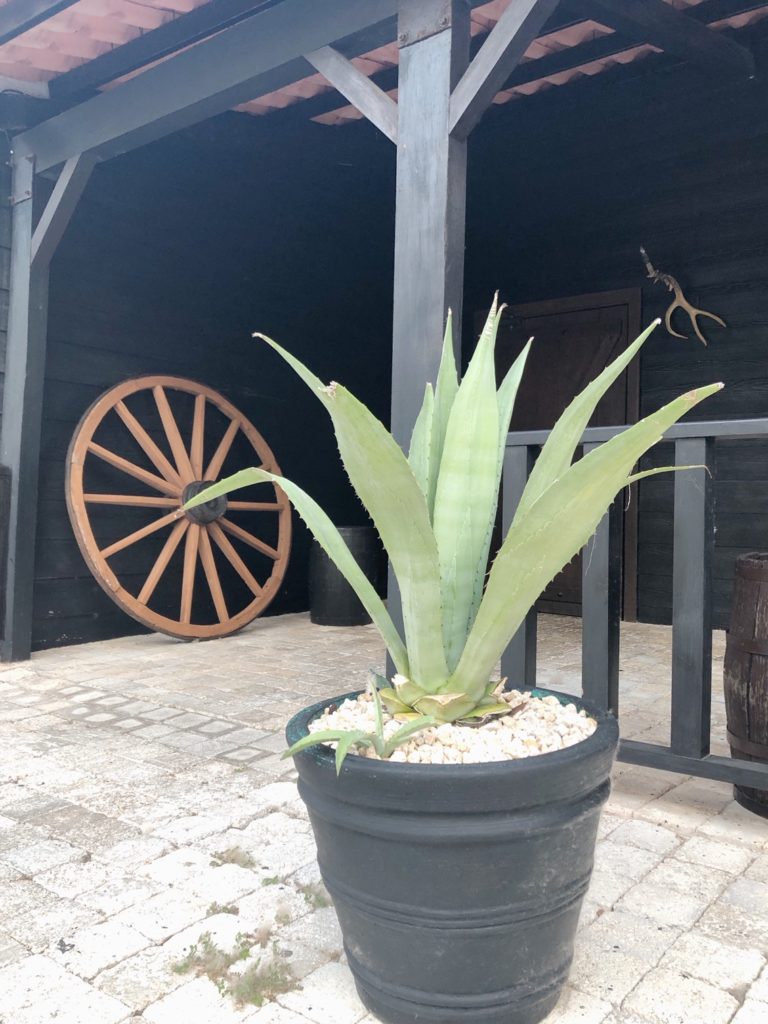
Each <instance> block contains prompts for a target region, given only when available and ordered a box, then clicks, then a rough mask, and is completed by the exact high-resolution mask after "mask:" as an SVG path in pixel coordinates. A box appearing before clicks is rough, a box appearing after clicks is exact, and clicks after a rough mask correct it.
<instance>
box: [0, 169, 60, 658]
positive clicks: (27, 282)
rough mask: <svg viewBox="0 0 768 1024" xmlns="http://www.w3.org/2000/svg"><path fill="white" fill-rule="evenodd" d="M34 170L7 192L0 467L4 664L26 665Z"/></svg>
mask: <svg viewBox="0 0 768 1024" xmlns="http://www.w3.org/2000/svg"><path fill="white" fill-rule="evenodd" d="M33 179H34V165H33V161H32V160H31V159H30V158H29V157H21V158H16V159H15V160H14V165H13V186H12V192H11V203H12V206H13V209H12V221H11V225H12V226H11V231H12V235H11V279H10V295H9V306H8V342H7V353H6V365H5V383H4V395H3V420H2V432H1V433H0V463H2V464H3V465H5V466H8V468H9V469H10V471H11V500H10V511H9V517H8V561H7V571H6V593H5V631H4V636H3V641H2V648H1V649H0V655H1V656H2V659H3V660H4V661H17V660H22V659H25V658H28V657H29V653H30V647H31V639H32V588H33V579H34V563H35V515H36V510H37V480H38V460H39V457H40V428H41V414H42V407H43V380H44V377H45V344H46V327H47V318H48V270H47V267H41V268H39V269H38V270H37V271H36V272H35V273H32V188H33Z"/></svg>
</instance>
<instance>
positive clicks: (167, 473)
mask: <svg viewBox="0 0 768 1024" xmlns="http://www.w3.org/2000/svg"><path fill="white" fill-rule="evenodd" d="M115 412H116V413H117V415H118V416H119V417H120V419H121V420H122V421H123V423H124V424H125V425H126V427H127V428H128V430H129V431H130V433H131V435H132V436H133V438H134V440H135V441H136V443H137V444H138V445H139V446H140V447H141V448H142V449H143V451H144V452H145V454H146V455H147V457H148V458H149V460H150V462H152V463H153V464H154V466H155V468H156V469H157V470H159V472H160V473H162V475H163V476H164V477H165V479H166V480H168V481H169V482H170V483H172V484H176V486H177V487H178V489H179V490H181V488H182V486H183V484H182V482H181V477H180V476H179V474H178V473H177V472H176V470H175V469H174V468H173V466H172V465H171V464H170V462H169V461H168V459H167V458H166V457H165V455H163V453H162V452H161V451H160V449H159V448H158V447H157V445H156V444H155V442H154V441H153V440H152V438H151V437H150V436H149V434H148V433H147V432H146V430H145V429H144V427H142V425H141V424H140V423H139V421H138V420H137V419H136V417H135V416H134V415H133V413H132V412H131V411H130V409H129V408H128V406H127V405H126V404H125V402H118V403H117V405H116V406H115Z"/></svg>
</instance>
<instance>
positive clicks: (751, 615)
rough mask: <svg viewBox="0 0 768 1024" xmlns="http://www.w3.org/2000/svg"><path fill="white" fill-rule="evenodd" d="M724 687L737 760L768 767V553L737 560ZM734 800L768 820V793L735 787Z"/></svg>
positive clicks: (732, 745)
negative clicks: (764, 764)
mask: <svg viewBox="0 0 768 1024" xmlns="http://www.w3.org/2000/svg"><path fill="white" fill-rule="evenodd" d="M723 685H724V689H725V710H726V715H727V718H728V742H729V743H730V745H731V754H732V756H733V757H738V758H740V759H742V760H744V761H760V762H763V763H766V764H768V553H763V552H753V553H752V554H749V555H741V556H740V557H739V558H737V559H736V578H735V581H734V588H733V604H732V607H731V628H730V631H729V633H728V638H727V641H726V645H725V664H724V672H723ZM734 796H735V798H736V800H737V801H738V802H739V803H740V804H741V805H742V806H743V807H746V808H748V809H749V810H750V811H754V813H755V814H760V815H762V816H763V817H768V789H751V788H749V787H747V786H735V787H734Z"/></svg>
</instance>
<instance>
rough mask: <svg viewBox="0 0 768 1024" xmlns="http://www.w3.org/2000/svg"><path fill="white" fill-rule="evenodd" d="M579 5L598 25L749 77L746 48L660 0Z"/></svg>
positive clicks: (751, 67)
mask: <svg viewBox="0 0 768 1024" xmlns="http://www.w3.org/2000/svg"><path fill="white" fill-rule="evenodd" d="M579 5H580V7H581V9H582V10H583V11H584V13H585V14H587V15H588V16H589V17H591V18H594V20H595V21H597V22H599V23H600V24H601V25H606V26H607V27H608V28H612V29H615V30H616V31H617V32H621V33H623V34H625V35H629V36H634V37H635V38H637V37H640V38H642V39H643V40H644V41H645V42H647V43H651V44H652V45H654V46H658V47H659V48H660V49H662V50H664V52H665V53H670V54H674V55H675V56H677V57H683V58H684V59H686V60H690V61H692V62H694V63H697V64H701V65H703V66H705V67H707V68H709V69H710V70H712V69H719V70H720V71H723V72H728V73H732V74H737V75H744V76H745V77H748V78H751V77H752V76H753V75H754V73H755V61H754V57H753V56H752V54H751V53H750V51H749V50H748V49H747V48H746V47H744V46H741V45H740V44H739V43H737V42H736V41H735V40H734V39H732V38H730V36H727V35H723V34H722V33H721V32H715V31H713V30H712V29H709V28H706V27H705V26H704V25H701V24H700V23H699V22H698V21H696V20H695V19H694V18H691V17H689V16H688V15H687V14H684V13H683V12H682V11H678V10H676V9H675V8H674V7H670V6H669V4H667V3H665V2H664V0H579Z"/></svg>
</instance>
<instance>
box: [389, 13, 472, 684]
mask: <svg viewBox="0 0 768 1024" xmlns="http://www.w3.org/2000/svg"><path fill="white" fill-rule="evenodd" d="M398 41H399V43H400V67H399V77H398V98H397V107H398V128H397V139H398V142H397V185H396V208H395V281H394V311H393V336H392V420H391V430H392V434H393V435H394V437H395V439H396V440H397V442H398V443H399V444H400V445H402V446H403V448H405V449H406V451H407V449H408V444H409V441H410V436H411V431H412V429H413V425H414V423H415V422H416V416H417V415H418V411H419V408H420V406H421V402H422V399H423V397H424V388H425V386H426V383H427V381H432V382H433V383H434V382H435V381H436V380H437V370H438V366H439V364H440V351H441V348H442V339H443V331H444V326H445V317H446V314H447V312H448V309H449V308H450V309H452V310H453V318H454V319H453V324H454V328H453V338H454V348H455V351H456V355H457V362H459V361H460V356H461V302H462V290H463V285H464V229H465V212H466V187H467V186H466V180H467V143H466V140H464V139H455V138H452V137H451V135H450V133H449V116H450V101H451V91H452V89H453V87H454V85H455V84H456V82H457V81H458V80H459V78H460V77H461V75H462V74H463V72H464V70H465V69H466V67H467V63H468V61H469V5H468V3H467V0H401V3H400V13H399V18H398ZM388 597H389V610H390V614H391V615H392V616H393V618H394V620H395V622H396V623H399V622H400V621H401V618H402V616H401V611H400V596H399V594H398V592H397V583H396V580H395V577H394V574H393V572H392V569H391V566H390V572H389V588H388ZM387 667H388V669H389V668H390V667H391V666H390V665H389V662H388V666H387Z"/></svg>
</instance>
